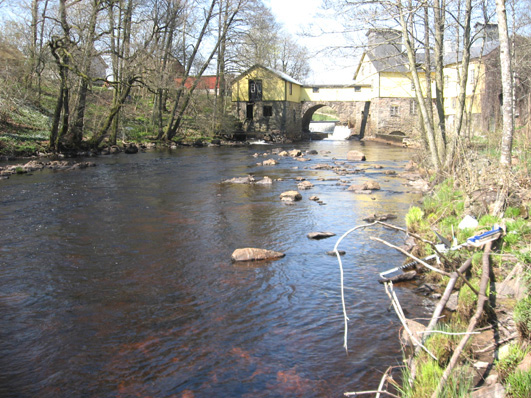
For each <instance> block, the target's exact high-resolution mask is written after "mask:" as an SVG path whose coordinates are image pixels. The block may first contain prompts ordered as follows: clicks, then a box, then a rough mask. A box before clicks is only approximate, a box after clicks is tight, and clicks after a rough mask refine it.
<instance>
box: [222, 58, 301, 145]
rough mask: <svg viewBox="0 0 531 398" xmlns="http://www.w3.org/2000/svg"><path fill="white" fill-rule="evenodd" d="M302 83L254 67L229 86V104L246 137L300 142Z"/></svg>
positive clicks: (277, 73) (284, 75)
mask: <svg viewBox="0 0 531 398" xmlns="http://www.w3.org/2000/svg"><path fill="white" fill-rule="evenodd" d="M301 92H302V83H300V82H298V81H297V80H295V79H293V78H292V77H291V76H288V75H287V74H285V73H282V72H279V71H275V70H273V69H271V68H267V67H265V66H261V65H255V66H253V67H252V68H250V69H248V70H247V71H245V72H243V73H242V74H241V75H240V76H238V77H237V78H236V79H235V80H234V82H233V83H232V101H233V103H235V106H236V112H237V115H238V117H239V119H240V120H242V121H243V130H244V131H245V132H247V133H257V134H264V133H268V132H273V133H279V134H282V135H284V136H286V137H288V138H289V139H292V140H296V139H300V138H301V127H300V126H301Z"/></svg>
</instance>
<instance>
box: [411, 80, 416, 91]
mask: <svg viewBox="0 0 531 398" xmlns="http://www.w3.org/2000/svg"><path fill="white" fill-rule="evenodd" d="M411 91H415V82H414V81H413V80H411Z"/></svg>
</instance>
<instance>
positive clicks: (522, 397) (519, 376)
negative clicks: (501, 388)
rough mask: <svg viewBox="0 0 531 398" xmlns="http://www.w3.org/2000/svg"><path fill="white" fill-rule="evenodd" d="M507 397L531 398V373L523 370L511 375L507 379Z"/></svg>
mask: <svg viewBox="0 0 531 398" xmlns="http://www.w3.org/2000/svg"><path fill="white" fill-rule="evenodd" d="M505 383H506V385H505V387H506V391H507V395H508V396H509V397H512V398H529V397H531V372H523V371H521V370H519V371H517V372H514V373H511V374H510V375H509V376H507V378H506V379H505Z"/></svg>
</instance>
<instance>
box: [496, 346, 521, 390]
mask: <svg viewBox="0 0 531 398" xmlns="http://www.w3.org/2000/svg"><path fill="white" fill-rule="evenodd" d="M526 353H527V351H526V350H524V349H522V346H521V345H520V344H517V343H513V344H510V345H509V346H507V351H506V352H502V353H501V354H500V359H499V360H498V361H496V362H495V365H496V370H497V371H498V375H499V377H500V380H502V381H504V380H506V378H507V377H508V376H509V375H510V374H512V373H514V371H515V369H516V367H517V366H518V364H519V363H520V362H521V361H522V360H523V359H524V357H525V355H526Z"/></svg>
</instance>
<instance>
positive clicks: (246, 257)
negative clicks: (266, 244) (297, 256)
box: [231, 247, 285, 262]
mask: <svg viewBox="0 0 531 398" xmlns="http://www.w3.org/2000/svg"><path fill="white" fill-rule="evenodd" d="M284 256H285V254H284V253H281V252H276V251H273V250H267V249H258V248H253V247H246V248H243V249H236V250H234V252H233V253H232V256H231V259H232V261H235V262H236V261H261V260H275V259H278V258H282V257H284Z"/></svg>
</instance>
